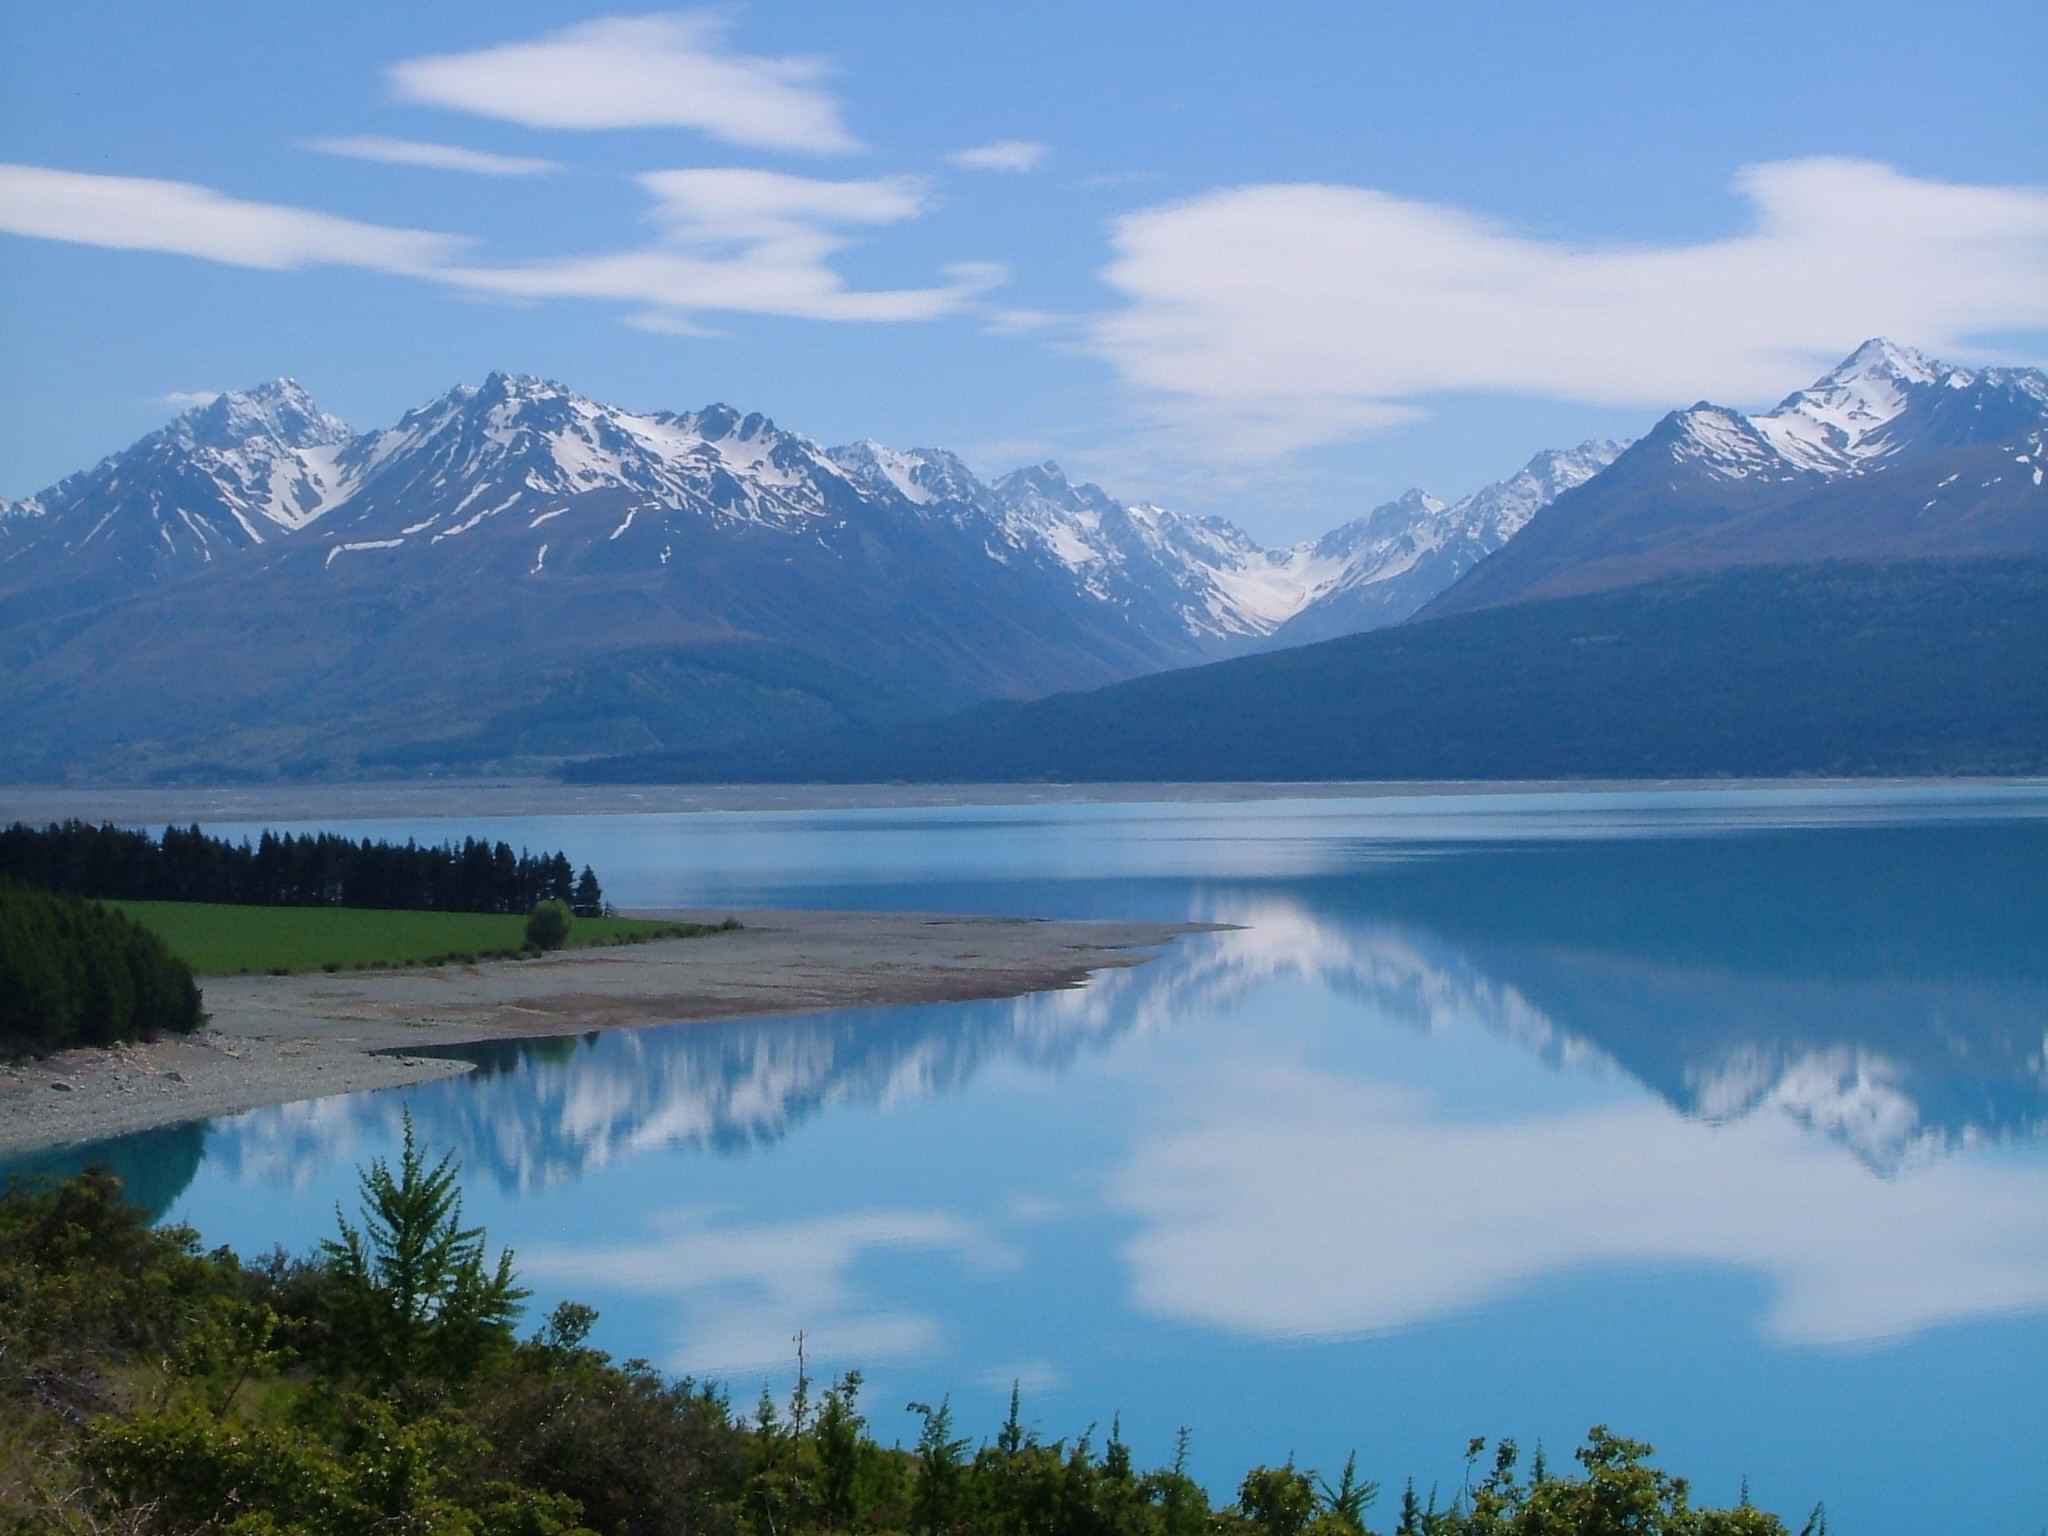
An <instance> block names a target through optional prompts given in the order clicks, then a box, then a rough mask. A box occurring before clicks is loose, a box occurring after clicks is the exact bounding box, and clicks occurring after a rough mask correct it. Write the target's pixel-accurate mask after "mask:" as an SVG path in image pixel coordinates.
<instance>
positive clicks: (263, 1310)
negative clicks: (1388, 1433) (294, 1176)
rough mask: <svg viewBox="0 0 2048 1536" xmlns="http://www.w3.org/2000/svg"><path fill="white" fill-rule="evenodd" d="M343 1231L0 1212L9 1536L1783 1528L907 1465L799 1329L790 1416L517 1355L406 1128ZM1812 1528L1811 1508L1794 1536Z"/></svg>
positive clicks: (1471, 1496)
mask: <svg viewBox="0 0 2048 1536" xmlns="http://www.w3.org/2000/svg"><path fill="white" fill-rule="evenodd" d="M336 1220H337V1226H336V1231H335V1235H334V1236H333V1237H332V1238H331V1239H329V1240H328V1241H327V1242H325V1243H323V1244H322V1245H321V1246H320V1248H319V1250H318V1251H316V1252H314V1253H312V1254H308V1255H305V1256H302V1257H297V1258H294V1257H291V1256H288V1255H286V1254H285V1253H283V1252H282V1251H281V1250H279V1251H276V1252H273V1253H272V1254H271V1255H270V1256H268V1257H266V1258H263V1259H260V1260H257V1261H254V1262H251V1261H247V1260H244V1259H241V1258H238V1257H237V1256H236V1255H234V1254H233V1253H231V1252H229V1251H227V1250H225V1249H217V1250H214V1251H212V1252H204V1251H202V1248H201V1243H200V1239H199V1236H198V1234H197V1233H195V1232H193V1231H192V1230H190V1229H189V1228H185V1227H167V1228H163V1229H154V1228H152V1227H151V1225H150V1224H149V1221H148V1218H147V1216H146V1215H145V1213H144V1212H143V1211H142V1210H140V1209H139V1208H137V1207H135V1206H131V1205H129V1204H128V1203H127V1202H126V1200H125V1199H124V1197H123V1190H122V1187H121V1183H120V1181H119V1179H117V1178H116V1177H114V1176H113V1175H112V1174H110V1173H108V1172H106V1171H104V1170H89V1171H88V1172H86V1173H84V1174H81V1175H78V1176H76V1177H73V1178H71V1179H68V1180H66V1181H63V1182H61V1183H55V1184H51V1183H44V1184H40V1185H34V1186H18V1187H16V1188H14V1189H11V1190H10V1191H9V1192H8V1193H7V1195H6V1196H5V1198H4V1199H0V1532H5V1533H7V1536H27V1533H29V1532H38V1533H41V1532H64V1533H77V1536H84V1533H87V1532H92V1533H110V1532H119V1533H124V1536H202V1533H203V1536H215V1533H221V1536H358V1533H361V1532H367V1531H378V1532H387V1533H405V1536H429V1533H433V1536H440V1533H448V1536H487V1533H488V1536H501V1533H502V1536H582V1533H593V1536H663V1533H683V1532H692V1533H695V1532H716V1533H733V1536H742V1533H755V1532H759V1533H762V1536H802V1533H812V1532H826V1531H834V1532H837V1531H857V1532H906V1533H908V1532H917V1533H926V1536H936V1533H941V1532H944V1533H954V1532H1018V1533H1025V1532H1032V1533H1036V1532H1044V1533H1047V1536H1052V1533H1062V1536H1068V1533H1072V1536H1125V1533H1130V1536H1196V1533H1217V1536H1369V1533H1375V1532H1377V1533H1383V1536H1384V1533H1387V1532H1392V1533H1393V1536H1564V1533H1578V1536H1609V1533H1612V1536H1621V1533H1635V1536H1789V1528H1788V1527H1787V1525H1786V1524H1785V1523H1784V1522H1783V1521H1782V1520H1780V1519H1778V1518H1777V1517H1776V1516H1774V1515H1772V1514H1769V1513H1767V1512H1765V1511H1764V1510H1762V1509H1758V1508H1755V1507H1752V1506H1751V1505H1750V1503H1749V1501H1748V1499H1747V1498H1746V1497H1745V1498H1743V1499H1742V1500H1741V1501H1740V1502H1739V1503H1738V1504H1737V1505H1735V1506H1734V1507H1732V1508H1722V1509H1711V1508H1707V1507H1704V1506H1700V1505H1696V1504H1695V1503H1694V1502H1693V1500H1692V1496H1691V1493H1690V1490H1689V1489H1688V1487H1687V1485H1686V1483H1685V1482H1684V1480H1683V1479H1680V1478H1677V1477H1674V1476H1671V1475H1670V1474H1667V1473H1666V1472H1664V1471H1662V1470H1661V1469H1659V1468H1658V1467H1657V1466H1656V1465H1655V1464H1654V1463H1653V1462H1652V1460H1651V1449H1650V1447H1649V1446H1647V1445H1643V1444H1641V1443H1639V1442H1636V1441H1633V1440H1628V1439H1625V1438H1622V1437H1620V1436H1617V1435H1614V1434H1612V1433H1610V1432H1609V1431H1608V1430H1606V1429H1604V1428H1598V1427H1596V1428H1594V1429H1593V1430H1591V1431H1589V1432H1588V1434H1587V1437H1586V1441H1585V1444H1584V1445H1583V1446H1581V1447H1580V1449H1579V1450H1578V1451H1577V1453H1576V1455H1575V1457H1574V1460H1573V1465H1572V1466H1571V1467H1570V1468H1569V1469H1568V1470H1567V1469H1564V1468H1558V1469H1552V1468H1550V1467H1548V1466H1546V1465H1545V1463H1544V1458H1543V1456H1542V1454H1541V1452H1540V1451H1539V1452H1538V1453H1537V1454H1536V1455H1534V1456H1532V1457H1530V1458H1528V1460H1527V1462H1526V1463H1525V1462H1524V1459H1523V1458H1522V1456H1521V1455H1520V1453H1519V1452H1518V1450H1517V1448H1516V1447H1515V1446H1514V1444H1513V1443H1512V1442H1509V1441H1501V1442H1498V1443H1497V1444H1492V1445H1489V1444H1488V1443H1487V1442H1485V1441H1481V1440H1474V1441H1472V1442H1471V1443H1470V1444H1469V1446H1468V1447H1467V1454H1466V1468H1467V1470H1466V1474H1465V1476H1464V1478H1463V1479H1462V1480H1461V1482H1460V1483H1459V1485H1458V1486H1457V1487H1455V1488H1452V1489H1448V1490H1446V1489H1441V1488H1439V1489H1430V1490H1421V1491H1418V1490H1417V1489H1416V1488H1415V1487H1414V1486H1413V1485H1412V1484H1410V1485H1408V1486H1406V1487H1405V1488H1404V1490H1403V1492H1402V1493H1401V1495H1400V1496H1399V1497H1398V1498H1382V1497H1381V1489H1380V1487H1379V1485H1378V1484H1376V1483H1374V1482H1372V1481H1370V1480H1368V1479H1366V1478H1364V1477H1362V1476H1361V1475H1360V1474H1359V1471H1358V1467H1357V1461H1356V1458H1355V1457H1354V1458H1352V1459H1351V1460H1349V1461H1347V1462H1346V1464H1345V1465H1344V1467H1343V1468H1342V1469H1341V1470H1339V1471H1338V1472H1337V1473H1336V1475H1335V1476H1334V1477H1326V1476H1323V1475H1320V1474H1319V1473H1318V1472H1317V1471H1315V1470H1312V1469H1310V1468H1307V1467H1299V1466H1296V1465H1295V1464H1294V1463H1293V1462H1292V1461H1291V1460H1289V1461H1287V1462H1284V1463H1280V1464H1277V1465H1266V1466H1259V1467H1254V1468H1252V1469H1251V1470H1249V1471H1247V1472H1246V1473H1245V1474H1244V1475H1243V1477H1242V1478H1241V1479H1240V1480H1239V1481H1238V1483H1237V1484H1236V1485H1235V1487H1234V1488H1232V1489H1230V1490H1228V1491H1227V1492H1226V1493H1224V1494H1223V1495H1222V1496H1221V1497H1212V1495H1211V1493H1210V1492H1209V1491H1208V1490H1206V1489H1205V1488H1204V1487H1203V1486H1202V1485H1200V1484H1199V1483H1197V1482H1196V1481H1195V1480H1194V1479H1193V1478H1192V1477H1190V1476H1189V1475H1188V1472H1187V1446H1188V1437H1187V1434H1186V1432H1185V1431H1183V1432H1182V1434H1181V1435H1180V1437H1179V1440H1178V1449H1177V1451H1176V1454H1175V1455H1174V1457H1173V1459H1172V1461H1171V1462H1170V1463H1169V1464H1167V1465H1166V1466H1163V1467H1156V1468H1152V1469H1150V1470H1146V1469H1141V1468H1139V1467H1138V1466H1136V1465H1135V1464H1134V1462H1133V1458H1132V1455H1131V1451H1130V1448H1129V1446H1128V1445H1126V1444H1125V1443H1124V1440H1123V1438H1122V1433H1121V1426H1120V1425H1119V1424H1118V1423H1117V1421H1116V1420H1114V1419H1112V1420H1111V1421H1110V1427H1109V1432H1108V1434H1107V1436H1106V1437H1103V1438H1101V1439H1100V1440H1099V1441H1098V1439H1097V1437H1096V1434H1095V1432H1094V1430H1093V1429H1092V1428H1091V1429H1088V1430H1084V1431H1082V1432H1081V1433H1080V1434H1078V1435H1076V1436H1074V1437H1073V1438H1071V1439H1064V1440H1054V1441H1047V1440H1043V1439H1041V1438H1040V1437H1039V1436H1038V1435H1036V1434H1035V1433H1034V1432H1032V1431H1031V1430H1029V1429H1027V1428H1026V1427H1025V1426H1024V1422H1023V1415H1022V1411H1021V1406H1020V1404H1019V1402H1018V1399H1017V1395H1016V1394H1015V1393H1014V1392H1013V1393H1012V1397H1011V1411H1010V1415H1009V1418H1008V1420H1007V1421H1006V1422H1005V1423H1004V1424H1003V1425H1002V1426H1001V1427H1000V1429H999V1430H998V1432H997V1434H996V1435H995V1437H994V1438H993V1439H992V1440H988V1441H984V1442H981V1443H978V1444H977V1443H976V1442H975V1441H974V1440H973V1439H972V1437H971V1436H970V1435H968V1434H966V1433H964V1432H962V1430H961V1429H960V1427H959V1426H958V1424H957V1423H956V1421H955V1419H954V1416H953V1412H952V1409H951V1407H950V1405H949V1403H948V1402H947V1401H946V1400H945V1399H944V1398H940V1399H939V1400H937V1401H936V1402H913V1403H911V1404H910V1405H909V1407H910V1411H911V1412H912V1413H914V1414H915V1415H916V1416H917V1417H918V1418H919V1419H920V1420H921V1422H922V1425H923V1428H922V1432H921V1433H920V1434H919V1435H918V1436H917V1439H916V1442H915V1443H914V1444H913V1445H912V1446H909V1447H902V1446H887V1445H883V1444H882V1443H880V1442H879V1441H878V1440H877V1439H876V1438H875V1437H874V1436H873V1435H872V1434H871V1433H870V1432H869V1431H868V1428H867V1423H866V1419H865V1418H864V1414H863V1399H862V1395H861V1393H862V1382H861V1378H860V1375H859V1374H858V1373H857V1372H850V1373H848V1374H847V1375H845V1376H843V1377H841V1378H839V1379H838V1380H836V1381H832V1382H829V1383H821V1382H815V1381H813V1380H811V1379H810V1377H809V1375H808V1373H807V1371H806V1369H805V1366H804V1362H803V1354H802V1348H801V1340H800V1338H799V1340H798V1341H797V1343H798V1349H797V1351H796V1372H795V1378H794V1382H793V1385H792V1387H791V1389H790V1391H789V1394H788V1396H787V1397H786V1398H776V1397H774V1396H772V1395H771V1394H770V1393H768V1392H767V1391H766V1390H765V1389H764V1391H763V1393H762V1395H761V1398H760V1400H759V1401H758V1402H757V1403H756V1404H755V1405H754V1406H753V1408H752V1409H751V1410H750V1411H748V1412H745V1413H741V1412H737V1411H735V1409H734V1407H733V1405H732V1403H731V1402H730V1400H729V1399H728V1398H727V1396H726V1395H725V1393H724V1392H723V1390H722V1389H720V1388H719V1387H718V1386H716V1385H715V1384H713V1383H710V1382H703V1381H696V1380H692V1379H689V1378H682V1379H672V1378H669V1377H666V1376H664V1375H662V1374H661V1373H660V1372H658V1371H656V1370H655V1369H654V1368H653V1367H652V1366H650V1365H649V1364H647V1363H646V1362H645V1361H640V1360H630V1361H626V1362H623V1363H621V1362H618V1361H615V1360H613V1359H612V1358H611V1357H610V1356H609V1355H607V1354H605V1353H604V1352H602V1351H600V1350H597V1349H594V1348H592V1347H591V1346H590V1345H589V1344H588V1342H587V1340H588V1338H589V1335H590V1331H591V1327H592V1325H593V1324H594V1323H595V1321H596V1313H595V1312H593V1311H592V1310H591V1309H590V1308H588V1307H585V1306H580V1305H577V1304H575V1303H573V1302H568V1303H563V1304H562V1305H560V1306H558V1307H556V1308H555V1309H554V1311H553V1312H551V1313H550V1314H549V1315H548V1316H547V1318H546V1319H545V1320H544V1321H543V1322H542V1323H541V1325H540V1327H539V1329H538V1330H537V1331H535V1332H534V1333H532V1334H531V1335H529V1336H527V1337H523V1338H522V1337H521V1336H520V1333H519V1326H518V1325H519V1322H520V1319H521V1315H522V1311H523V1307H524V1303H525V1301H526V1299H527V1293H526V1291H525V1290H524V1289H523V1288H522V1287H521V1286H520V1284H519V1280H518V1274H517V1270H516V1267H515V1264H514V1261H513V1258H512V1255H511V1254H509V1253H505V1252H499V1253H497V1254H495V1255H493V1254H492V1253H491V1252H490V1250H489V1245H488V1242H487V1240H486V1238H485V1235H484V1233H483V1232H482V1231H481V1230H480V1229H478V1228H475V1227H466V1226H464V1224H463V1218H462V1199H461V1193H460V1189H459V1186H458V1183H457V1169H456V1168H455V1166H454V1164H453V1163H452V1161H451V1160H450V1159H448V1158H445V1157H444V1158H442V1159H441V1160H439V1161H438V1162H435V1161H432V1160H430V1159H429V1158H428V1157H427V1156H426V1155H425V1154H423V1153H422V1152H421V1151H420V1150H419V1149H418V1148H417V1147H416V1145H415V1144H414V1141H413V1136H412V1127H411V1124H410V1122H409V1121H408V1122H407V1125H406V1136H405V1144H404V1152H403V1155H402V1156H401V1157H400V1159H399V1160H398V1163H397V1165H396V1166H395V1167H393V1166H388V1165H386V1164H384V1163H383V1162H381V1161H378V1162H373V1163H372V1164H371V1165H370V1166H369V1168H368V1169H367V1170H365V1171H364V1173H363V1175H362V1210H361V1214H360V1216H359V1217H358V1218H357V1220H355V1221H350V1220H349V1219H347V1218H346V1217H344V1216H342V1215H341V1214H340V1213H339V1212H337V1217H336ZM796 1322H797V1320H795V1319H792V1326H795V1323H796ZM1825 1528H1826V1522H1825V1517H1824V1516H1823V1515H1822V1513H1821V1512H1820V1511H1819V1510H1816V1511H1815V1512H1814V1513H1813V1515H1812V1516H1810V1517H1809V1518H1808V1520H1807V1521H1806V1522H1805V1524H1804V1525H1803V1526H1802V1527H1801V1528H1800V1529H1801V1531H1802V1533H1803V1536H1820V1533H1821V1532H1823V1531H1824V1530H1825Z"/></svg>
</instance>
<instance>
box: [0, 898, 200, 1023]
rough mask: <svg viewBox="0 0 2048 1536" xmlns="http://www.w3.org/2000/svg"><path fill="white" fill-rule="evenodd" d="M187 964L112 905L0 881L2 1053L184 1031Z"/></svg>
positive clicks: (193, 1015) (194, 1002)
mask: <svg viewBox="0 0 2048 1536" xmlns="http://www.w3.org/2000/svg"><path fill="white" fill-rule="evenodd" d="M201 1019H202V1015H201V1013H200V1011H199V988H198V987H197V986H196V985H195V984H194V982H193V980H192V968H191V967H190V966H188V965H186V964H185V962H184V961H182V960H180V959H178V958H176V957H175V956H174V955H172V954H171V952H170V951H169V950H168V949H166V948H165V947H164V944H163V941H162V940H161V939H159V938H157V937H156V935H155V934H152V933H150V932H148V931H147V930H146V929H144V928H141V927H138V926H137V925H136V924H134V923H132V922H130V921H129V920H128V919H127V918H126V917H124V916H122V915H121V914H120V913H119V912H115V911H111V910H109V909H108V908H106V907H102V906H100V905H98V904H97V903H94V902H86V901H80V900H78V899H77V898H75V897H69V896H53V895H51V894H50V893H49V892H47V891H32V890H26V889H23V888H22V887H20V886H10V885H4V884H0V1056H7V1055H20V1054H24V1053H28V1054H38V1053H42V1052H47V1051H59V1050H63V1049H64V1048H66V1047H67V1046H73V1045H112V1044H114V1043H116V1042H117V1041H122V1040H138V1039H141V1040H153V1039H155V1038H156V1037H157V1036H158V1035H159V1034H164V1033H170V1034H189V1033H190V1032H191V1031H193V1030H195V1029H197V1028H198V1027H199V1025H200V1022H201Z"/></svg>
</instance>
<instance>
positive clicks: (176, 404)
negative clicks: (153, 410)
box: [156, 389, 222, 411]
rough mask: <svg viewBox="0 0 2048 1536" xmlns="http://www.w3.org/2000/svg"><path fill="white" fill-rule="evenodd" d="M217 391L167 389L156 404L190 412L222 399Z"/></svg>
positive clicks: (158, 397) (157, 398)
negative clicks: (194, 407)
mask: <svg viewBox="0 0 2048 1536" xmlns="http://www.w3.org/2000/svg"><path fill="white" fill-rule="evenodd" d="M221 393H222V391H220V390H217V389H167V390H165V391H164V392H163V393H162V394H160V395H158V396H157V397H156V404H158V405H168V406H170V407H172V408H173V409H174V410H180V411H189V410H190V409H191V408H192V407H193V406H195V405H211V404H213V402H214V401H216V400H218V399H219V398H220V397H221Z"/></svg>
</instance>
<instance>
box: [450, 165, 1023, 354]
mask: <svg viewBox="0 0 2048 1536" xmlns="http://www.w3.org/2000/svg"><path fill="white" fill-rule="evenodd" d="M639 182H640V185H641V186H642V187H643V188H644V189H645V190H646V191H647V192H648V193H649V194H650V195H651V196H652V197H653V198H654V208H653V211H652V221H653V223H654V225H655V226H656V228H657V229H658V230H659V231H660V234H661V239H660V242H659V243H658V244H655V245H652V246H642V247H638V248H635V249H630V250H622V251H614V252H604V253H599V254H596V255H590V256H577V257H569V258H566V259H563V260H558V261H548V262H537V263H532V264H528V265H523V266H515V267H466V268H462V269H459V270H455V271H451V272H450V273H449V274H448V277H449V279H450V280H451V281H454V282H459V283H462V284H464V285H467V286H469V287H471V288H475V289H480V290H484V291H488V292H493V293H502V294H511V295H518V296H524V297H529V298H543V297H570V298H585V299H610V300H619V301H624V302H629V303H633V304H637V305H640V306H643V311H642V313H640V314H639V315H638V316H637V317H636V319H635V322H634V323H635V324H637V325H639V326H640V328H641V329H663V330H670V331H673V330H676V329H677V328H678V327H679V326H684V327H687V326H691V325H693V324H694V322H692V321H691V320H690V319H689V318H688V317H689V316H691V315H692V314H694V313H698V312H702V311H707V310H725V311H730V312H735V313H747V314H767V315H785V316H791V317H795V318H801V319H811V320H844V321H905V320H925V319H930V318H933V317H934V316H938V315H943V314H948V313H951V312H953V311H956V310H959V309H961V308H963V307H965V306H966V305H967V304H969V303H971V302H972V301H974V300H975V299H976V298H978V297H979V296H980V295H982V294H985V293H987V292H988V291H989V290H990V289H992V288H994V287H997V286H999V285H1000V284H1001V283H1002V282H1003V281H1005V279H1006V277H1007V275H1008V274H1007V272H1006V271H1005V269H1004V268H1003V267H1002V266H1000V265H999V264H997V263H992V262H954V263H952V264H950V265H948V266H945V267H943V268H942V269H941V275H942V276H943V278H944V279H945V280H944V281H943V282H942V283H939V284H936V285H932V286H927V287H921V288H896V289H860V288H852V287H849V286H848V285H847V284H846V282H845V280H844V279H843V278H842V277H841V276H840V275H839V273H838V272H837V271H836V270H834V268H833V267H832V265H831V258H832V257H833V256H834V255H835V254H837V253H838V252H839V251H840V250H841V249H843V248H844V247H845V246H846V245H847V244H848V236H847V235H846V234H845V233H844V231H845V229H846V228H847V227H849V226H856V227H875V226H880V225H886V224H894V223H899V222H902V221H904V220H908V219H913V218H916V217H917V216H918V215H919V214H921V213H922V212H923V211H924V208H925V206H926V199H927V192H926V189H925V187H924V185H923V184H922V183H921V182H919V181H917V180H916V179H914V178H910V177H885V178H880V179H875V180H865V181H826V180H818V179H814V178H811V177H805V176H791V175H785V174H783V173H780V172H775V171H761V170H752V169H741V168H732V169H714V170H677V171H650V172H648V173H647V174H645V175H643V176H641V177H640V178H639Z"/></svg>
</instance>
